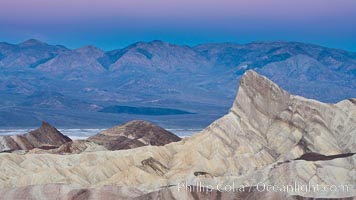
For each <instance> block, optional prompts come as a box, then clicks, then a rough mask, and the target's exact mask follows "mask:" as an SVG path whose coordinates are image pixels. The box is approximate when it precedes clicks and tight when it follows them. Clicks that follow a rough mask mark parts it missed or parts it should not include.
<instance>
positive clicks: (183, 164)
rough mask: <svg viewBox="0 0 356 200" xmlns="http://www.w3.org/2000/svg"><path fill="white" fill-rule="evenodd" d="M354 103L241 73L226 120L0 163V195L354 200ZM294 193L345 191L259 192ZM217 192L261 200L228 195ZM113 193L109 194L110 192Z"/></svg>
mask: <svg viewBox="0 0 356 200" xmlns="http://www.w3.org/2000/svg"><path fill="white" fill-rule="evenodd" d="M355 102H356V100H355V99H350V100H345V101H341V102H339V103H337V104H325V103H321V102H318V101H315V100H311V99H306V98H303V97H300V96H294V95H291V94H289V93H287V92H286V91H284V90H283V89H281V88H280V87H279V86H278V85H276V84H275V83H273V82H272V81H270V80H268V79H267V78H266V77H264V76H261V75H259V74H257V73H256V72H254V71H247V72H246V73H245V74H244V75H243V77H242V78H241V82H240V87H239V90H238V93H237V96H236V99H235V101H234V103H233V106H232V108H231V109H230V111H229V113H228V114H227V115H225V116H223V117H222V118H220V119H218V120H216V121H215V122H213V123H212V124H211V125H210V126H208V127H207V128H206V129H204V130H203V131H201V132H200V133H198V134H195V135H193V136H192V137H189V138H184V139H183V140H182V141H180V142H174V143H170V144H168V145H165V146H161V147H159V146H147V147H140V148H135V149H130V150H121V151H98V152H87V153H82V154H76V155H50V154H26V155H15V154H7V153H5V154H1V155H0V164H1V166H2V167H1V169H0V186H1V187H2V188H4V189H2V190H1V192H2V193H3V194H4V195H9V194H10V193H11V191H14V190H20V191H21V189H19V187H24V188H26V187H32V186H30V185H37V186H36V187H39V188H41V187H45V186H46V185H48V184H55V183H62V184H63V183H64V184H66V187H72V185H76V187H79V186H80V187H81V188H91V190H95V189H96V190H100V188H102V187H104V186H108V185H110V186H111V187H113V188H114V187H120V188H121V189H122V188H126V189H125V191H126V192H127V193H125V195H127V199H129V198H138V199H150V198H154V199H159V198H161V199H218V197H220V196H222V197H224V198H225V199H229V198H230V197H231V198H232V197H236V198H237V197H239V198H242V197H246V199H303V198H352V197H354V196H356V191H355V188H354V186H355V185H356V179H355V174H356V170H355V166H356V165H355V162H356V155H355V154H354V153H355V152H356V104H355ZM182 184H185V185H188V186H197V184H198V186H197V187H199V184H200V185H201V186H202V187H209V186H212V188H213V189H215V190H214V191H213V192H212V193H210V196H209V194H202V193H200V192H194V191H193V192H190V191H188V192H187V191H182V190H181V189H182V187H181V186H182ZM294 184H297V185H308V184H309V185H322V186H331V185H335V186H345V185H347V186H348V190H347V191H346V190H342V189H340V188H339V189H338V190H337V191H332V190H325V191H319V190H316V191H315V190H313V191H306V190H288V191H283V192H275V191H266V189H265V190H263V188H262V189H261V187H262V186H263V185H276V186H279V187H282V186H288V185H294ZM224 186H231V187H232V188H235V189H238V188H241V187H246V188H260V190H262V191H259V190H257V189H256V190H250V191H249V192H248V193H238V192H237V193H236V192H233V191H231V190H226V189H225V190H224V188H225V187H224ZM60 187H62V186H60ZM5 188H6V189H5ZM93 188H94V189H93ZM113 188H112V189H109V191H108V192H110V191H111V192H112V191H116V190H115V189H113ZM179 188H180V189H179ZM29 190H32V189H29ZM36 191H41V189H38V190H36ZM61 191H62V190H61ZM66 191H68V192H67V193H69V192H70V191H69V190H66ZM64 193H65V192H64ZM118 193H119V192H118ZM58 195H59V194H58ZM60 195H64V194H60ZM117 195H119V194H117ZM120 195H122V193H120ZM157 195H158V196H157ZM206 195H208V196H206ZM239 195H240V196H239ZM241 195H242V196H241ZM246 195H247V196H246ZM118 197H119V196H118ZM51 198H52V197H48V198H43V199H51ZM93 198H94V197H93ZM120 198H122V196H120ZM224 198H223V199H224ZM94 199H95V198H94Z"/></svg>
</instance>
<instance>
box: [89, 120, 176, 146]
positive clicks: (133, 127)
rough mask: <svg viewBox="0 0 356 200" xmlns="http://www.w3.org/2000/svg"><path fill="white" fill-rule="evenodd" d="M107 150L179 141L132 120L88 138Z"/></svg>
mask: <svg viewBox="0 0 356 200" xmlns="http://www.w3.org/2000/svg"><path fill="white" fill-rule="evenodd" d="M88 140H89V141H91V142H94V143H97V144H99V145H102V146H104V147H106V148H107V149H109V150H120V149H132V148H136V147H142V146H147V145H153V146H162V145H165V144H168V143H171V142H177V141H179V140H181V139H180V138H179V137H178V136H176V135H175V134H173V133H171V132H169V131H167V130H165V129H163V128H161V127H159V126H157V125H154V124H152V123H150V122H147V121H142V120H133V121H129V122H127V123H125V124H122V125H119V126H115V127H113V128H110V129H108V130H105V131H102V132H100V133H98V134H97V135H94V136H91V137H89V138H88Z"/></svg>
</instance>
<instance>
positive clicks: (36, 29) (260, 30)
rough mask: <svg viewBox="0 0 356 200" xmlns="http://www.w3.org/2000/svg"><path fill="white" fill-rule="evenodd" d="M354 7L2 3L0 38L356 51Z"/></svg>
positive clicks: (347, 1) (293, 1) (351, 2)
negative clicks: (298, 44)
mask: <svg viewBox="0 0 356 200" xmlns="http://www.w3.org/2000/svg"><path fill="white" fill-rule="evenodd" d="M355 10H356V1H355V0H244V1H242V0H25V1H23V0H1V1H0V29H1V32H0V41H1V40H2V41H10V42H12V41H20V40H24V39H26V38H38V39H43V40H46V41H49V42H51V41H54V42H56V43H64V44H65V45H68V46H73V47H75V46H80V45H83V44H88V43H95V44H97V45H99V46H101V47H102V48H112V46H115V45H116V46H118V45H119V46H120V45H121V46H122V45H125V44H128V43H131V42H133V41H135V40H151V39H161V40H168V41H171V42H178V43H189V44H196V43H201V42H214V41H216V42H220V41H232V42H248V41H253V40H279V39H280V40H294V41H305V42H312V43H318V44H322V45H327V46H331V47H340V48H346V49H352V50H356V39H355V37H354V35H356V28H354V27H356V12H355ZM88 32H89V33H91V34H90V35H89V36H88V35H85V33H88ZM102 37H105V38H106V39H102ZM117 37H119V38H121V40H122V41H117V42H116V43H115V42H114V43H113V42H110V41H112V40H114V39H115V38H117Z"/></svg>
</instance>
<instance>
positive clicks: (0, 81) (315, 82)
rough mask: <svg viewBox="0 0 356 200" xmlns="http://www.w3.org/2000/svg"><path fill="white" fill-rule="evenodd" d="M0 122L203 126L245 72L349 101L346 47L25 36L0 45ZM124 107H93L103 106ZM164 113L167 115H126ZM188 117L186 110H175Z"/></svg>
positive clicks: (223, 107) (355, 63)
mask: <svg viewBox="0 0 356 200" xmlns="http://www.w3.org/2000/svg"><path fill="white" fill-rule="evenodd" d="M0 69H1V70H0V96H1V101H0V126H1V127H20V126H21V127H25V126H35V125H37V124H38V123H39V122H40V121H49V122H50V123H52V124H55V125H56V126H60V127H82V126H86V127H88V126H95V127H100V126H102V127H106V126H113V125H115V124H118V123H122V122H123V121H128V120H130V119H137V118H140V119H144V120H150V121H153V122H155V123H157V124H159V125H163V126H165V127H182V126H184V127H186V128H188V127H205V126H206V125H208V124H209V123H211V122H212V121H213V120H214V119H216V118H217V117H219V116H221V115H223V114H224V113H226V112H227V110H228V109H229V107H230V106H231V103H232V102H233V99H234V96H233V94H234V91H236V88H237V87H238V83H239V79H240V77H241V75H242V74H243V73H244V72H245V71H247V70H250V69H253V70H255V71H257V72H258V73H260V74H262V75H265V76H266V77H268V78H269V79H271V80H272V81H274V82H276V83H277V84H279V85H280V86H281V87H282V88H284V89H285V90H287V91H289V92H291V93H293V94H297V95H301V96H305V97H308V98H312V99H317V100H320V101H323V102H328V103H336V102H338V101H340V100H342V99H347V98H352V97H356V87H355V86H356V53H354V52H348V51H344V50H339V49H330V48H326V47H322V46H318V45H314V44H305V43H300V42H282V41H277V42H253V43H248V44H233V43H214V44H202V45H197V46H186V45H175V44H169V43H166V42H163V41H151V42H137V43H134V44H132V45H129V46H127V47H125V48H122V49H115V50H112V51H103V50H101V49H99V48H97V47H95V46H84V47H81V48H77V49H69V48H66V47H64V46H62V45H50V44H47V43H45V42H41V41H38V40H34V39H30V40H27V41H25V42H22V43H20V44H9V43H6V42H2V43H0ZM117 107H119V108H122V107H124V108H127V107H129V108H131V109H130V112H127V113H125V112H123V113H120V114H118V113H115V112H113V113H110V112H99V111H103V110H115V109H112V108H117ZM142 107H144V108H150V109H149V110H155V109H174V110H178V111H179V112H178V113H181V114H177V115H167V116H166V115H159V116H157V115H150V113H144V114H142V112H141V113H135V112H133V113H132V110H133V111H135V110H140V108H142ZM185 113H190V114H185Z"/></svg>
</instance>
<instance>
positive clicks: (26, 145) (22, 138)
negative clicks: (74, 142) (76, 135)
mask: <svg viewBox="0 0 356 200" xmlns="http://www.w3.org/2000/svg"><path fill="white" fill-rule="evenodd" d="M70 141H71V139H70V138H69V137H67V136H65V135H63V134H62V133H61V132H59V131H58V130H57V129H56V128H54V127H53V126H51V125H50V124H49V123H47V122H42V126H41V127H40V128H38V129H36V130H34V131H31V132H29V133H26V134H23V135H11V136H0V152H11V151H14V150H30V149H34V148H40V149H52V148H57V147H59V146H61V145H63V144H65V143H67V142H70Z"/></svg>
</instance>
